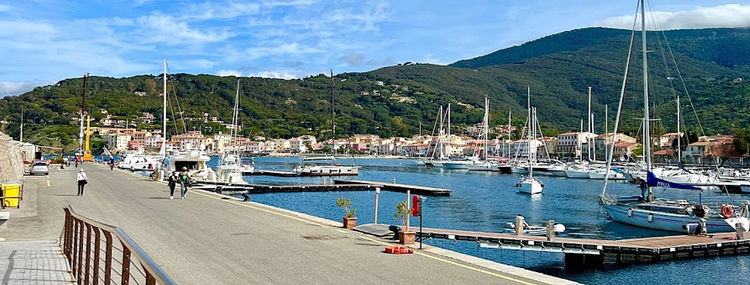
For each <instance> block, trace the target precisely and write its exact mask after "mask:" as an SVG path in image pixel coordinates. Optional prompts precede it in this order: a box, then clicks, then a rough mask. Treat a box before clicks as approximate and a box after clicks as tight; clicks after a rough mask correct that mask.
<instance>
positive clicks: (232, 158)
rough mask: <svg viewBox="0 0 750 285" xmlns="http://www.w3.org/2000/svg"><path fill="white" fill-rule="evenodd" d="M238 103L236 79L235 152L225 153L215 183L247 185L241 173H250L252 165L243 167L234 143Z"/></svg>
mask: <svg viewBox="0 0 750 285" xmlns="http://www.w3.org/2000/svg"><path fill="white" fill-rule="evenodd" d="M239 102H240V80H239V79H237V93H236V94H235V97H234V110H233V112H232V140H233V141H234V142H235V143H234V144H233V145H235V151H233V152H225V153H224V154H223V155H222V156H221V159H220V160H219V164H218V165H217V166H216V179H215V180H216V181H214V182H220V183H226V184H247V182H245V180H243V179H242V175H243V173H252V172H253V171H254V170H255V169H254V165H243V164H242V158H241V157H240V155H239V154H238V153H237V150H236V142H237V131H238V130H239V127H238V125H239V124H238V121H239Z"/></svg>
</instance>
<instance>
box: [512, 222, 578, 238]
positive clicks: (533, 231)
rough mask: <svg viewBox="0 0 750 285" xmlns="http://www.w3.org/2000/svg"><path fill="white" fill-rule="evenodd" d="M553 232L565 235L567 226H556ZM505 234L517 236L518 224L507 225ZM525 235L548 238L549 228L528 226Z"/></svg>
mask: <svg viewBox="0 0 750 285" xmlns="http://www.w3.org/2000/svg"><path fill="white" fill-rule="evenodd" d="M552 229H553V231H554V232H555V234H559V233H563V232H565V225H563V224H554V225H553V226H552ZM503 232H504V233H508V234H515V233H516V224H515V223H506V224H505V228H504V229H503ZM523 235H527V236H546V235H547V227H542V226H530V225H527V226H525V227H524V229H523Z"/></svg>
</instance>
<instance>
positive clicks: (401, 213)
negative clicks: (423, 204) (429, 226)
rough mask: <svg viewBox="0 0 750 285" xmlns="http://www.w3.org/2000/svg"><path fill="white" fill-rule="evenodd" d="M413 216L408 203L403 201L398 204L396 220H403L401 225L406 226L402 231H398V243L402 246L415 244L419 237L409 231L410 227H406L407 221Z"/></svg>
mask: <svg viewBox="0 0 750 285" xmlns="http://www.w3.org/2000/svg"><path fill="white" fill-rule="evenodd" d="M410 214H411V209H409V207H407V206H406V201H403V202H401V203H398V205H396V214H395V215H393V217H394V218H396V219H399V220H401V224H402V225H404V228H402V229H401V230H400V231H398V241H399V243H401V244H414V241H415V239H414V238H415V236H416V235H417V233H416V232H414V231H412V230H410V229H409V227H408V226H407V225H406V219H407V217H409V215H410Z"/></svg>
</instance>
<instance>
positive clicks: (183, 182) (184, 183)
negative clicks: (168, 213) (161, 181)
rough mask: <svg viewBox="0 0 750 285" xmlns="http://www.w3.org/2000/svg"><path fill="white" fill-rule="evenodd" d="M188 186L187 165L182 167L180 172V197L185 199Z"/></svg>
mask: <svg viewBox="0 0 750 285" xmlns="http://www.w3.org/2000/svg"><path fill="white" fill-rule="evenodd" d="M188 186H190V176H188V172H187V167H183V168H182V172H180V199H185V195H187V192H188Z"/></svg>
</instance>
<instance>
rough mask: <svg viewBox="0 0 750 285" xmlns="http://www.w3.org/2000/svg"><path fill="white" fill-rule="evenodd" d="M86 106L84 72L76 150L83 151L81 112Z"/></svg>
mask: <svg viewBox="0 0 750 285" xmlns="http://www.w3.org/2000/svg"><path fill="white" fill-rule="evenodd" d="M85 108H86V74H84V75H83V95H82V96H81V118H80V120H79V121H80V122H81V127H80V132H79V133H78V150H79V151H81V152H83V113H84V112H85V111H84V109H85Z"/></svg>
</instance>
